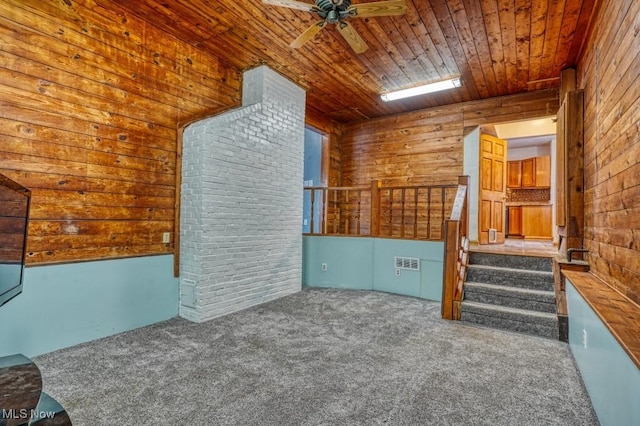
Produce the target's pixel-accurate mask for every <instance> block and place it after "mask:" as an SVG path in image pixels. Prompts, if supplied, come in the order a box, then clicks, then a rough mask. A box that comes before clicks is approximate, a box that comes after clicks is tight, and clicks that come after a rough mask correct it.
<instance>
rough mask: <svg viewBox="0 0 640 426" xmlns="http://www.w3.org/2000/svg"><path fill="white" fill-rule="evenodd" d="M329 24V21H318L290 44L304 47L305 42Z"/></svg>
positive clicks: (294, 46) (295, 46)
mask: <svg viewBox="0 0 640 426" xmlns="http://www.w3.org/2000/svg"><path fill="white" fill-rule="evenodd" d="M326 24H327V21H318V22H316V23H315V24H313V25H312V26H310V27H309V28H307V29H306V30H305V31H304V32H303V33H302V34H300V35H299V36H298V38H297V39H295V40H293V42H292V43H291V44H290V45H289V46H290V47H293V48H294V49H297V48H299V47H302V45H303V44H305V43H306V42H308V41H309V40H311V39H312V38H313V37H314V36H315V35H316V34H318V33H319V32H320V30H321V29H323V28H324V26H325V25H326Z"/></svg>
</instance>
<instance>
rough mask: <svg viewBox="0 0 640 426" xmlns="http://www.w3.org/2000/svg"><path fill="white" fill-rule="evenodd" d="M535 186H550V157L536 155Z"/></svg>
mask: <svg viewBox="0 0 640 426" xmlns="http://www.w3.org/2000/svg"><path fill="white" fill-rule="evenodd" d="M535 170H536V185H535V186H536V188H549V187H550V186H551V157H549V156H546V157H536V167H535Z"/></svg>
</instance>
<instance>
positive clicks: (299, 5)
mask: <svg viewBox="0 0 640 426" xmlns="http://www.w3.org/2000/svg"><path fill="white" fill-rule="evenodd" d="M262 3H265V4H272V5H274V6H282V7H288V8H289V9H298V10H304V11H305V12H311V11H313V8H314V7H315V5H314V4H309V3H305V2H302V1H295V0H262Z"/></svg>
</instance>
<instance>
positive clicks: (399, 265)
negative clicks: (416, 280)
mask: <svg viewBox="0 0 640 426" xmlns="http://www.w3.org/2000/svg"><path fill="white" fill-rule="evenodd" d="M395 260H396V269H409V270H411V271H419V270H420V259H417V258H415V257H399V256H396V257H395Z"/></svg>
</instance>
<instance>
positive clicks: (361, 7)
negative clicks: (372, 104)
mask: <svg viewBox="0 0 640 426" xmlns="http://www.w3.org/2000/svg"><path fill="white" fill-rule="evenodd" d="M262 2H263V3H265V4H271V5H274V6H282V7H287V8H289V9H297V10H303V11H306V12H311V13H315V14H316V15H318V17H319V18H320V19H321V20H320V21H318V22H316V23H314V24H313V25H311V26H310V27H309V28H307V29H306V30H305V31H304V32H303V33H302V34H300V36H298V38H296V39H295V40H294V41H293V42H292V43H291V45H290V46H291V47H293V48H295V49H297V48H299V47H302V45H304V44H305V43H306V42H308V41H309V40H311V39H312V38H313V37H314V36H315V35H316V34H317V33H318V32H319V31H320V30H321V29H323V28H324V27H325V25H326V24H327V23H329V24H335V25H336V28H337V29H338V32H339V33H340V35H341V36H342V37H343V38H344V39H345V40H346V41H347V43H349V46H351V48H352V49H353V51H354V52H356V53H362V52H364V51H365V50H367V49H368V46H367V44H366V43H365V42H364V40H363V39H362V37H361V36H360V34H358V32H357V31H356V30H355V28H353V26H352V25H349V24H348V23H347V22H345V21H346V19H347V18H370V17H375V16H391V15H403V14H404V13H406V11H407V4H406V3H405V0H386V1H377V2H372V3H359V4H354V5H352V4H351V0H316V1H315V4H313V5H312V4H309V3H305V2H302V1H297V0H262Z"/></svg>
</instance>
